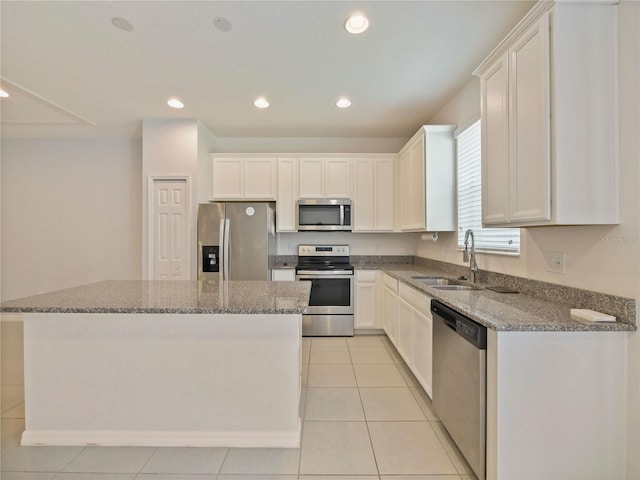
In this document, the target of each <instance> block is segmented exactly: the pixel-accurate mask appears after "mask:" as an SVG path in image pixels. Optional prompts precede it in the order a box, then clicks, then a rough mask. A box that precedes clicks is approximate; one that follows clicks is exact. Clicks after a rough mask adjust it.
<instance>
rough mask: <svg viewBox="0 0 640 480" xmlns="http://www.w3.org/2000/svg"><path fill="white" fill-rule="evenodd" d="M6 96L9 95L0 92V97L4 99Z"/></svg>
mask: <svg viewBox="0 0 640 480" xmlns="http://www.w3.org/2000/svg"><path fill="white" fill-rule="evenodd" d="M8 96H9V94H8V93H7V92H5V91H4V90H0V97H2V98H6V97H8Z"/></svg>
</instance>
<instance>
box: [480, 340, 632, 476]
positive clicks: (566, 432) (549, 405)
mask: <svg viewBox="0 0 640 480" xmlns="http://www.w3.org/2000/svg"><path fill="white" fill-rule="evenodd" d="M626 336H627V334H626V333H625V332H496V331H494V330H488V336H487V479H490V480H495V479H497V480H507V479H508V480H518V479H532V478H562V479H584V478H611V479H614V478H620V479H622V478H625V448H626V433H625V424H626V410H625V409H626V390H625V389H626V386H625V385H626V383H625V356H626Z"/></svg>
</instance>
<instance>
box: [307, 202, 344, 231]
mask: <svg viewBox="0 0 640 480" xmlns="http://www.w3.org/2000/svg"><path fill="white" fill-rule="evenodd" d="M352 218H353V216H352V212H351V200H349V199H346V198H301V199H300V200H298V209H297V214H296V224H297V226H298V231H299V232H306V231H309V232H318V231H328V232H333V231H347V232H350V231H351V219H352Z"/></svg>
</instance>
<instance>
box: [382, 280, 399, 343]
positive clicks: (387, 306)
mask: <svg viewBox="0 0 640 480" xmlns="http://www.w3.org/2000/svg"><path fill="white" fill-rule="evenodd" d="M382 324H383V327H384V331H385V333H386V334H387V337H389V339H390V340H391V342H392V343H393V344H394V345H395V344H396V337H397V334H398V280H396V279H395V278H393V277H392V276H391V275H387V274H386V273H383V274H382Z"/></svg>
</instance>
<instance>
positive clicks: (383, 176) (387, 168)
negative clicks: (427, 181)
mask: <svg viewBox="0 0 640 480" xmlns="http://www.w3.org/2000/svg"><path fill="white" fill-rule="evenodd" d="M373 166H374V171H373V173H374V175H373V180H374V185H373V194H374V198H373V200H374V216H373V229H374V230H375V231H377V232H392V231H393V223H394V218H393V217H394V216H393V211H394V205H393V204H394V192H393V181H394V174H393V173H394V169H395V165H394V159H393V158H379V159H376V160H375V162H374V165H373Z"/></svg>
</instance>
